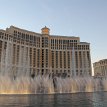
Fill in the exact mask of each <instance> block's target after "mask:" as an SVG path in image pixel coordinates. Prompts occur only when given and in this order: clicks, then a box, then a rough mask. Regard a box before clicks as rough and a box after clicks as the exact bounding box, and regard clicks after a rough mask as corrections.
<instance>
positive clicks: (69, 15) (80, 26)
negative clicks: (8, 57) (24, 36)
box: [0, 0, 107, 63]
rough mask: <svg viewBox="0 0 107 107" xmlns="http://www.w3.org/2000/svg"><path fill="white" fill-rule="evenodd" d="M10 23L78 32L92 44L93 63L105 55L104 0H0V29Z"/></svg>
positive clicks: (106, 17)
mask: <svg viewBox="0 0 107 107" xmlns="http://www.w3.org/2000/svg"><path fill="white" fill-rule="evenodd" d="M10 25H14V26H16V27H19V28H23V29H26V30H30V31H34V32H38V33H40V32H41V28H42V27H44V26H47V27H49V28H50V33H51V34H53V35H62V36H63V35H64V36H79V37H80V41H82V42H89V43H90V44H91V45H90V46H91V59H92V63H93V62H95V61H98V60H101V59H106V58H107V0H0V29H5V28H7V27H9V26H10Z"/></svg>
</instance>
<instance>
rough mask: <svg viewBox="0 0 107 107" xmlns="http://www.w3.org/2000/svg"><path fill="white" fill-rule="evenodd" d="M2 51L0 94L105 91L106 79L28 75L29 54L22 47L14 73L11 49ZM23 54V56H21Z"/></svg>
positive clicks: (106, 87)
mask: <svg viewBox="0 0 107 107" xmlns="http://www.w3.org/2000/svg"><path fill="white" fill-rule="evenodd" d="M12 46H13V45H11V43H8V42H7V48H6V50H5V51H2V56H1V67H0V94H39V93H44V94H52V93H77V92H94V91H107V85H106V82H107V79H106V78H105V79H98V78H96V79H94V78H93V77H88V76H84V77H65V78H63V77H56V76H54V77H52V76H49V75H47V76H41V75H38V76H35V75H30V74H29V70H30V67H29V65H30V64H29V61H30V58H29V53H28V52H27V50H26V49H25V48H24V47H23V49H20V51H19V59H18V60H19V61H18V65H17V66H16V70H15V71H14V69H13V65H12V56H13V54H12V49H13V47H12ZM22 53H23V54H22Z"/></svg>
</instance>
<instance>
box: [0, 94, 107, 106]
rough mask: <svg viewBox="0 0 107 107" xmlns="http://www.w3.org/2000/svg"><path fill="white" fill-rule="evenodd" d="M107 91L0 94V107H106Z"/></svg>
mask: <svg viewBox="0 0 107 107" xmlns="http://www.w3.org/2000/svg"><path fill="white" fill-rule="evenodd" d="M106 99H107V92H96V93H76V94H53V95H48V94H47V95H43V94H38V95H0V107H107V100H106Z"/></svg>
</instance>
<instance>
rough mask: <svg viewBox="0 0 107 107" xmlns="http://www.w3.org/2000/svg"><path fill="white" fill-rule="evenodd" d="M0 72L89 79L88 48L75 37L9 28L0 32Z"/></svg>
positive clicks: (87, 44) (46, 29) (89, 59)
mask: <svg viewBox="0 0 107 107" xmlns="http://www.w3.org/2000/svg"><path fill="white" fill-rule="evenodd" d="M0 70H4V71H5V72H12V73H13V74H14V75H18V72H19V71H20V72H27V73H28V75H47V74H49V75H51V74H52V75H57V76H84V75H91V56H90V44H89V43H87V42H80V38H79V37H74V36H59V35H51V34H50V29H49V28H47V27H46V26H45V27H44V28H42V29H41V33H35V32H32V31H28V30H24V29H21V28H17V27H15V26H10V28H7V29H6V30H2V29H1V30H0Z"/></svg>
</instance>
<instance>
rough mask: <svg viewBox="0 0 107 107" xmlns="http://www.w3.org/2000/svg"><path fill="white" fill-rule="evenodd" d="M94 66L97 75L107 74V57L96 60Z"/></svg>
mask: <svg viewBox="0 0 107 107" xmlns="http://www.w3.org/2000/svg"><path fill="white" fill-rule="evenodd" d="M93 67H94V75H95V76H107V59H103V60H100V61H98V62H95V63H94V64H93Z"/></svg>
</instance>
